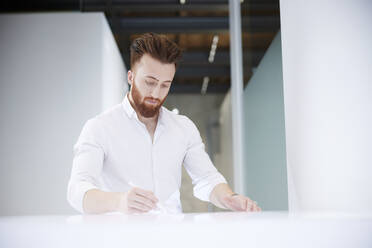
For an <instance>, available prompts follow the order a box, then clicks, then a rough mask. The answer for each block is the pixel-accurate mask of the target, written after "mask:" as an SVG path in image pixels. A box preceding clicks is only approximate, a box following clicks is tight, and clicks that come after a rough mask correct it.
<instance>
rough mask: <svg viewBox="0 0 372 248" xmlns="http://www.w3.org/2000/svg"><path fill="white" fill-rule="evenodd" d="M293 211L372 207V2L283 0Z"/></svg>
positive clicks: (286, 113)
mask: <svg viewBox="0 0 372 248" xmlns="http://www.w3.org/2000/svg"><path fill="white" fill-rule="evenodd" d="M280 12H281V30H282V52H283V78H284V104H285V123H286V142H287V149H286V150H287V167H288V179H289V181H288V184H289V209H290V211H340V212H360V213H362V212H371V211H372V180H371V176H372V155H371V154H372V128H371V127H372V14H371V13H372V1H367V0H353V1H351V0H341V1H322V0H313V1H297V0H281V1H280Z"/></svg>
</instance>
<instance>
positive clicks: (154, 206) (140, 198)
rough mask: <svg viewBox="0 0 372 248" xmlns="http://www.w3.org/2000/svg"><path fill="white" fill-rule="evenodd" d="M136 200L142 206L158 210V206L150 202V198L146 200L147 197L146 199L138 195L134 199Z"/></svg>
mask: <svg viewBox="0 0 372 248" xmlns="http://www.w3.org/2000/svg"><path fill="white" fill-rule="evenodd" d="M134 200H135V201H136V202H139V203H142V204H144V205H146V206H148V207H149V208H151V209H154V208H156V205H155V203H154V202H153V201H152V200H150V199H148V198H146V197H144V196H142V195H136V196H135V197H134Z"/></svg>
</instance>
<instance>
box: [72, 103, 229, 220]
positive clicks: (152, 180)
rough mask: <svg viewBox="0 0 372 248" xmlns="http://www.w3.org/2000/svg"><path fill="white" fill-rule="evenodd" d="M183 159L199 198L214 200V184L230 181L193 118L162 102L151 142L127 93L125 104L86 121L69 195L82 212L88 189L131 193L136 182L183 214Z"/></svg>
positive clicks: (77, 146) (195, 194) (75, 147)
mask: <svg viewBox="0 0 372 248" xmlns="http://www.w3.org/2000/svg"><path fill="white" fill-rule="evenodd" d="M182 164H183V165H184V167H185V169H186V171H187V172H188V173H189V175H190V176H191V178H192V183H193V185H194V196H196V197H197V198H199V199H200V200H203V201H209V195H210V193H211V191H212V190H213V188H214V187H215V186H216V185H217V184H219V183H226V180H225V178H224V177H223V176H222V175H221V174H220V173H219V172H218V171H217V170H216V168H215V167H214V166H213V164H212V162H211V160H210V158H209V156H208V154H207V153H206V152H205V148H204V143H203V141H202V139H201V137H200V134H199V131H198V129H197V127H196V126H195V124H194V123H193V122H192V121H191V120H190V119H189V118H188V117H186V116H183V115H177V114H175V113H173V112H171V111H169V110H168V109H166V108H165V107H161V108H160V110H159V118H158V123H157V126H156V130H155V133H154V140H153V141H152V139H151V136H150V134H149V132H148V131H147V129H146V126H145V124H143V123H142V122H141V121H140V120H139V119H138V116H137V114H136V112H135V110H134V109H133V107H132V105H131V104H130V103H129V100H128V97H127V96H125V98H124V100H123V102H122V103H121V104H118V105H115V106H114V107H112V108H110V109H109V110H107V111H105V112H103V113H101V114H99V115H97V116H96V117H94V118H92V119H90V120H88V121H87V122H86V124H85V125H84V127H83V130H82V132H81V134H80V137H79V138H78V141H77V143H76V144H75V145H74V159H73V165H72V171H71V178H70V181H69V183H68V189H67V200H68V202H69V203H70V204H71V206H72V207H74V208H75V209H76V210H78V211H80V212H82V213H83V197H84V194H85V193H86V192H87V191H88V190H90V189H100V190H103V191H109V192H126V191H128V190H130V188H131V187H132V186H131V185H135V186H137V187H140V188H143V189H146V190H150V191H153V192H154V194H155V196H156V197H157V198H158V199H159V201H160V203H162V205H163V206H164V205H166V207H167V208H168V210H170V211H171V212H174V213H179V212H182V207H181V201H180V194H179V189H180V186H181V177H182V175H181V174H182V167H181V166H182Z"/></svg>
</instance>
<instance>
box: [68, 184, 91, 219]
mask: <svg viewBox="0 0 372 248" xmlns="http://www.w3.org/2000/svg"><path fill="white" fill-rule="evenodd" d="M91 189H98V188H97V187H96V186H95V185H93V184H92V183H89V182H87V181H80V182H78V183H76V184H75V185H69V190H68V195H67V200H68V202H69V203H70V205H71V206H72V207H73V208H74V209H76V210H77V211H79V212H80V213H84V209H83V200H84V196H85V193H86V192H87V191H88V190H91Z"/></svg>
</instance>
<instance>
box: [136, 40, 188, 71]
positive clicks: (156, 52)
mask: <svg viewBox="0 0 372 248" xmlns="http://www.w3.org/2000/svg"><path fill="white" fill-rule="evenodd" d="M144 54H148V55H150V56H151V57H153V58H154V59H157V60H159V61H160V62H162V63H164V64H175V65H176V67H177V63H178V62H179V61H180V60H181V56H182V51H181V49H180V48H179V47H178V45H177V44H176V43H174V42H173V41H171V40H169V39H168V38H167V37H166V36H165V35H160V34H155V33H145V34H143V35H141V36H140V37H138V38H136V39H135V40H133V42H132V44H131V46H130V67H131V69H133V66H134V65H135V64H136V63H137V62H138V61H139V60H140V59H141V58H142V56H143V55H144Z"/></svg>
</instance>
